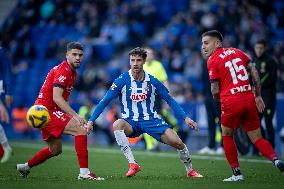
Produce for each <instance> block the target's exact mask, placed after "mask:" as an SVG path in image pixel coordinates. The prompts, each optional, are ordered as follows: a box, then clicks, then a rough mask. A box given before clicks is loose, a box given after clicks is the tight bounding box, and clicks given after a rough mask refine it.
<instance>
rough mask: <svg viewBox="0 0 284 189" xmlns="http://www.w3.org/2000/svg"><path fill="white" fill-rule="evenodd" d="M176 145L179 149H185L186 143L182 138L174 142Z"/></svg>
mask: <svg viewBox="0 0 284 189" xmlns="http://www.w3.org/2000/svg"><path fill="white" fill-rule="evenodd" d="M174 146H175V147H176V149H178V150H183V149H184V147H185V144H184V143H183V142H182V141H181V140H176V141H175V142H174Z"/></svg>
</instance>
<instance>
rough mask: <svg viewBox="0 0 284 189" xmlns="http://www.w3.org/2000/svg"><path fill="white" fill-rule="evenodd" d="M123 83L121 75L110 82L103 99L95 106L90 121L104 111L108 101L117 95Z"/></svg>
mask: <svg viewBox="0 0 284 189" xmlns="http://www.w3.org/2000/svg"><path fill="white" fill-rule="evenodd" d="M123 85H124V79H123V78H122V76H120V77H118V78H117V79H115V80H114V82H113V83H112V85H111V87H110V88H109V89H108V91H107V93H106V94H105V96H104V97H103V99H102V100H101V101H100V102H99V104H98V105H97V106H96V108H95V110H94V113H93V114H92V116H91V118H90V121H92V122H94V121H95V120H96V119H97V118H98V117H99V116H100V114H101V113H102V112H103V111H104V109H105V107H106V106H107V105H108V104H109V103H110V101H111V100H112V99H114V98H116V97H118V95H119V94H120V93H121V89H122V87H123Z"/></svg>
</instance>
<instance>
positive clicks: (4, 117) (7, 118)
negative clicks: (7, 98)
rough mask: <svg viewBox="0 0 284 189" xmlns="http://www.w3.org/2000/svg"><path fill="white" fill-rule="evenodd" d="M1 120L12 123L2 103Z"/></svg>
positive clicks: (0, 105)
mask: <svg viewBox="0 0 284 189" xmlns="http://www.w3.org/2000/svg"><path fill="white" fill-rule="evenodd" d="M0 120H1V121H3V122H5V123H10V119H9V114H8V111H7V109H6V108H5V106H4V105H3V104H2V102H0Z"/></svg>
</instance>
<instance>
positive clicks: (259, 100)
mask: <svg viewBox="0 0 284 189" xmlns="http://www.w3.org/2000/svg"><path fill="white" fill-rule="evenodd" d="M255 103H256V108H257V110H258V112H260V113H263V112H264V108H265V104H264V102H263V99H262V98H261V96H257V97H255Z"/></svg>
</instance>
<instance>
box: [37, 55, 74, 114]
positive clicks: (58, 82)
mask: <svg viewBox="0 0 284 189" xmlns="http://www.w3.org/2000/svg"><path fill="white" fill-rule="evenodd" d="M76 77H77V72H76V71H73V70H72V69H71V68H70V66H69V64H68V63H67V61H63V62H62V63H61V64H59V65H58V66H55V67H54V68H52V69H51V70H50V72H49V73H48V75H47V76H46V79H45V81H44V83H43V85H42V87H41V90H40V92H39V95H38V98H37V99H36V101H35V104H41V105H44V106H45V107H46V108H47V109H49V110H50V109H60V108H59V107H58V106H57V104H56V103H55V102H54V101H53V87H60V88H62V89H63V94H62V96H63V98H64V99H65V100H66V101H68V99H69V96H70V94H71V92H72V89H73V86H74V84H75V80H76Z"/></svg>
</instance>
